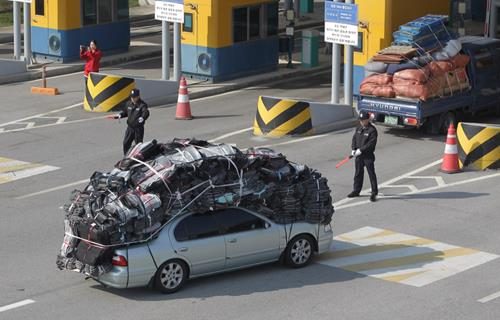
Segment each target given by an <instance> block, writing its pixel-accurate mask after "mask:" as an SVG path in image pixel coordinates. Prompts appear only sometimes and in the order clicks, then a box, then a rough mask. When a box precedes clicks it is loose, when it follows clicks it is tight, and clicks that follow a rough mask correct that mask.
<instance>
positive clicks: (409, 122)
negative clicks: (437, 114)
mask: <svg viewBox="0 0 500 320" xmlns="http://www.w3.org/2000/svg"><path fill="white" fill-rule="evenodd" d="M404 123H405V124H407V125H410V126H416V125H417V124H418V121H417V119H415V118H404Z"/></svg>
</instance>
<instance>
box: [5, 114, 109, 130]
mask: <svg viewBox="0 0 500 320" xmlns="http://www.w3.org/2000/svg"><path fill="white" fill-rule="evenodd" d="M98 119H106V116H99V117H93V118H87V119H79V120H72V121H65V122H64V121H63V122H61V123H57V122H56V123H49V124H44V125H41V126H35V127H29V128H28V127H26V128H19V129H12V130H5V131H2V132H0V133H9V132H19V131H26V130H31V129H39V128H47V127H53V126H58V125H63V124H72V123H80V122H86V121H92V120H98Z"/></svg>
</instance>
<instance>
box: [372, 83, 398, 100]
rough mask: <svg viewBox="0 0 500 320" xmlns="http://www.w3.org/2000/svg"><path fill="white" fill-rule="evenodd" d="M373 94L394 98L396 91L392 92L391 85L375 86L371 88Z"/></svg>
mask: <svg viewBox="0 0 500 320" xmlns="http://www.w3.org/2000/svg"><path fill="white" fill-rule="evenodd" d="M373 95H374V96H377V97H384V98H394V97H396V92H394V88H393V87H392V85H388V86H377V87H376V88H375V89H374V90H373Z"/></svg>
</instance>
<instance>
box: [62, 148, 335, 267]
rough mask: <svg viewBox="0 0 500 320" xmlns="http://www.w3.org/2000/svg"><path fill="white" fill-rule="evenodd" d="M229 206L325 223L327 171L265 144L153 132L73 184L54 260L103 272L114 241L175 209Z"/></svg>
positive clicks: (152, 225)
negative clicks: (78, 185) (163, 137)
mask: <svg viewBox="0 0 500 320" xmlns="http://www.w3.org/2000/svg"><path fill="white" fill-rule="evenodd" d="M230 206H241V207H245V208H248V209H253V210H256V211H258V212H260V213H262V214H264V215H266V216H267V217H268V218H270V219H272V220H273V221H276V222H277V223H293V222H296V221H307V222H310V223H321V224H328V223H330V221H331V219H332V215H333V211H334V210H333V206H332V197H331V191H330V189H329V187H328V181H327V179H326V178H324V177H322V176H321V174H320V173H319V172H317V171H314V170H312V169H310V168H308V167H307V166H303V165H298V164H295V163H293V162H290V161H288V160H287V159H286V157H285V156H283V155H282V154H279V153H275V152H274V151H273V150H271V149H267V148H252V149H249V150H247V151H246V152H242V151H240V150H239V149H237V148H236V147H233V146H230V145H227V144H218V145H215V144H211V143H208V142H206V141H201V140H195V139H174V140H173V141H171V142H169V143H158V142H157V141H156V140H153V141H151V142H149V143H143V144H138V145H137V146H136V147H135V148H133V149H132V150H131V151H130V152H129V153H128V154H127V155H126V156H125V158H124V159H123V160H121V161H119V162H118V163H117V164H116V165H115V168H114V169H113V170H112V171H111V172H109V173H101V172H95V173H94V174H93V175H92V177H91V178H90V183H89V184H88V186H87V187H86V188H85V189H84V190H75V191H73V192H72V194H71V198H70V203H69V204H67V205H65V206H64V210H65V213H66V218H65V220H64V225H65V236H64V242H63V245H62V247H61V251H60V254H59V255H58V257H57V266H58V267H59V268H60V269H68V270H75V271H79V272H83V273H86V274H89V275H99V274H102V273H104V272H106V271H107V270H109V268H110V267H111V259H112V256H111V255H112V249H113V248H115V247H118V246H125V245H131V244H134V243H140V242H145V241H150V240H151V239H153V238H154V237H155V236H156V235H157V234H158V232H159V231H160V230H161V229H162V227H163V226H165V224H167V223H168V222H169V221H170V220H171V219H172V218H173V217H174V216H176V215H179V214H183V213H188V212H198V213H205V212H209V211H212V210H216V209H220V208H225V207H230Z"/></svg>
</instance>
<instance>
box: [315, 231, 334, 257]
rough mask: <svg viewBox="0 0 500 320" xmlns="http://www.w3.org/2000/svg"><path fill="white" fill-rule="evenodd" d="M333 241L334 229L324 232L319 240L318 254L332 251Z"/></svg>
mask: <svg viewBox="0 0 500 320" xmlns="http://www.w3.org/2000/svg"><path fill="white" fill-rule="evenodd" d="M332 242H333V231H331V230H330V231H328V232H324V233H322V234H321V237H320V238H319V240H318V254H322V253H325V252H328V251H330V247H331V245H332Z"/></svg>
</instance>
